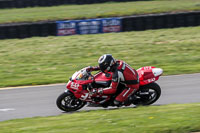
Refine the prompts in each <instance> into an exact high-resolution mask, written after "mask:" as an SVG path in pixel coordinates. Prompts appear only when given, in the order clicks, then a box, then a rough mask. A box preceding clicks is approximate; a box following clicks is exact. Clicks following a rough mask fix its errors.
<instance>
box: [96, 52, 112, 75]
mask: <svg viewBox="0 0 200 133" xmlns="http://www.w3.org/2000/svg"><path fill="white" fill-rule="evenodd" d="M98 63H99V68H100V70H101V71H102V72H110V71H111V70H112V68H113V66H114V64H115V59H114V58H113V57H112V55H111V54H104V55H102V56H101V57H100V58H99V60H98Z"/></svg>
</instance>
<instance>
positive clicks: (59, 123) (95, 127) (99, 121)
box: [0, 103, 200, 133]
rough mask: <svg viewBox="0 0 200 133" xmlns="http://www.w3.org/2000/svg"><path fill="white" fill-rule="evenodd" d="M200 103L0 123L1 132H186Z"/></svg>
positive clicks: (197, 122) (197, 124)
mask: <svg viewBox="0 0 200 133" xmlns="http://www.w3.org/2000/svg"><path fill="white" fill-rule="evenodd" d="M199 118H200V103H196V104H180V105H176V104H174V105H164V106H149V107H138V108H124V109H117V110H98V111H90V112H84V111H83V112H78V113H73V114H63V115H60V116H51V117H36V118H27V119H21V120H20V119H18V120H10V121H5V122H0V132H1V133H27V132H28V133H47V132H48V133H61V132H64V133H80V132H81V133H133V132H134V133H190V132H194V131H200V119H199Z"/></svg>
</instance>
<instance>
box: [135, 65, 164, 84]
mask: <svg viewBox="0 0 200 133" xmlns="http://www.w3.org/2000/svg"><path fill="white" fill-rule="evenodd" d="M137 72H138V75H139V80H140V86H143V85H146V84H149V83H152V82H155V81H157V80H158V79H159V77H160V76H161V75H162V73H163V70H162V69H161V68H156V67H153V66H145V67H141V68H139V69H138V70H137Z"/></svg>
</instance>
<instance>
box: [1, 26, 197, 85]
mask: <svg viewBox="0 0 200 133" xmlns="http://www.w3.org/2000/svg"><path fill="white" fill-rule="evenodd" d="M199 31H200V27H188V28H177V29H162V30H149V31H141V32H123V33H109V34H96V35H75V36H64V37H45V38H42V37H34V38H28V39H10V40H0V87H5V86H18V85H31V84H33V85H35V84H48V83H60V82H67V80H68V79H69V78H70V76H71V75H72V74H73V73H74V72H75V71H77V70H79V69H81V68H82V67H86V66H89V65H97V64H98V63H97V60H98V58H99V57H100V56H101V55H102V54H105V53H110V54H113V56H114V57H115V58H117V59H121V60H124V61H126V62H127V63H128V64H130V65H131V66H132V67H133V68H135V69H138V68H139V67H142V66H155V67H161V68H163V69H164V75H169V74H185V73H195V72H200V56H199V55H200V54H199V53H200V32H199Z"/></svg>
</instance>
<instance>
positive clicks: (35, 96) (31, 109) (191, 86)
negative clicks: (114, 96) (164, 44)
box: [0, 73, 200, 121]
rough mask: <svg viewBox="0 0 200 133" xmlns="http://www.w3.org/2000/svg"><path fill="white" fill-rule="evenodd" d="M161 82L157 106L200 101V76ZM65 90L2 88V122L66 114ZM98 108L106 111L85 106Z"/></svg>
mask: <svg viewBox="0 0 200 133" xmlns="http://www.w3.org/2000/svg"><path fill="white" fill-rule="evenodd" d="M157 83H158V84H159V85H160V87H161V89H162V95H161V97H160V99H159V100H158V101H157V102H156V103H155V104H154V105H164V104H172V103H196V102H200V87H199V84H200V73H197V74H186V75H175V76H162V77H160V79H159V80H158V81H157ZM64 90H65V84H57V85H48V86H35V87H18V88H6V89H5V88H0V121H4V120H11V119H17V118H27V117H36V116H55V115H60V114H63V113H64V112H62V111H61V110H59V109H58V108H57V106H56V103H55V102H56V99H57V97H58V95H59V94H61V93H62V92H64ZM94 109H103V108H94V107H84V108H83V109H81V110H94ZM81 110H80V111H81ZM133 110H134V108H133Z"/></svg>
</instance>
